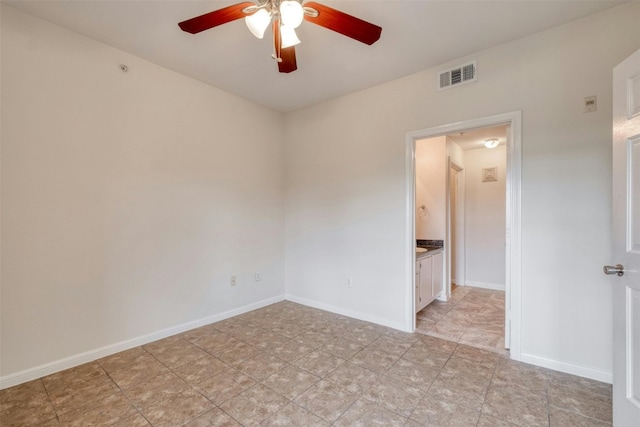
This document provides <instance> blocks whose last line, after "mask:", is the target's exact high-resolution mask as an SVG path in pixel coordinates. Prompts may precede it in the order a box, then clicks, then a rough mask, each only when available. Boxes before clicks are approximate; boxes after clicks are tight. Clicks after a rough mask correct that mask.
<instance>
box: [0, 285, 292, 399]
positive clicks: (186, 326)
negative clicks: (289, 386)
mask: <svg viewBox="0 0 640 427" xmlns="http://www.w3.org/2000/svg"><path fill="white" fill-rule="evenodd" d="M284 299H285V296H284V295H278V296H275V297H272V298H267V299H265V300H262V301H258V302H255V303H253V304H249V305H245V306H242V307H238V308H234V309H232V310H228V311H225V312H222V313H218V314H214V315H211V316H207V317H205V318H203V319H198V320H194V321H191V322H187V323H183V324H181V325H178V326H172V327H171V328H167V329H163V330H161V331H157V332H153V333H151V334H147V335H143V336H140V337H137V338H132V339H129V340H126V341H121V342H118V343H115V344H110V345H107V346H105V347H102V348H98V349H95V350H89V351H86V352H84V353H81V354H76V355H73V356H69V357H65V358H64V359H60V360H56V361H54V362H50V363H46V364H44V365H40V366H36V367H34V368H30V369H25V370H24V371H20V372H16V373H14V374H9V375H6V376H3V377H0V390H2V389H5V388H8V387H13V386H15V385H18V384H22V383H25V382H27V381H31V380H35V379H37V378H42V377H44V376H47V375H51V374H54V373H56V372H60V371H63V370H65V369H69V368H73V367H75V366H78V365H82V364H84V363H88V362H92V361H94V360H97V359H100V358H102V357H106V356H110V355H112V354H115V353H119V352H121V351H124V350H129V349H131V348H134V347H138V346H141V345H144V344H148V343H150V342H152V341H157V340H159V339H162V338H166V337H169V336H171V335H175V334H179V333H181V332H185V331H189V330H191V329H195V328H199V327H201V326H205V325H208V324H210V323H214V322H218V321H220V320H224V319H228V318H229V317H233V316H237V315H239V314H243V313H247V312H249V311H252V310H257V309H259V308H262V307H265V306H267V305H271V304H274V303H276V302H280V301H284Z"/></svg>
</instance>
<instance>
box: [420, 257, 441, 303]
mask: <svg viewBox="0 0 640 427" xmlns="http://www.w3.org/2000/svg"><path fill="white" fill-rule="evenodd" d="M443 271H444V265H443V254H442V249H440V250H437V251H434V252H433V253H432V252H427V253H426V254H424V255H422V256H420V257H419V258H417V259H416V297H415V301H416V313H417V312H418V311H420V310H422V309H423V308H425V307H426V306H427V305H429V303H431V302H432V301H433V300H435V299H436V298H438V297H439V296H440V295H442V292H443V291H444V280H443V277H442V273H443Z"/></svg>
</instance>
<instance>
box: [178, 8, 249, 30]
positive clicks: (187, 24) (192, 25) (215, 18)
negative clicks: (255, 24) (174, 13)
mask: <svg viewBox="0 0 640 427" xmlns="http://www.w3.org/2000/svg"><path fill="white" fill-rule="evenodd" d="M249 6H255V3H252V2H249V1H247V2H244V3H238V4H234V5H233V6H227V7H224V8H222V9H218V10H214V11H213V12H209V13H205V14H204V15H200V16H196V17H195V18H191V19H187V20H186V21H182V22H181V23H179V24H178V25H179V26H180V28H182V30H183V31H186V32H187V33H191V34H197V33H199V32H201V31H204V30H208V29H209V28H213V27H217V26H218V25H222V24H226V23H227V22H231V21H235V20H236V19H240V18H244V17H245V16H247V14H245V13H244V12H242V10H243V9H244V8H246V7H249Z"/></svg>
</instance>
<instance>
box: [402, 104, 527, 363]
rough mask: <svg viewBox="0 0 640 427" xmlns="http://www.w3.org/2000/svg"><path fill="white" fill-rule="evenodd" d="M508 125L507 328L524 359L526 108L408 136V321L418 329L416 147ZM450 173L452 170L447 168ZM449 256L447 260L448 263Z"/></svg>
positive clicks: (514, 350) (517, 355)
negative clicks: (423, 142) (421, 142)
mask: <svg viewBox="0 0 640 427" xmlns="http://www.w3.org/2000/svg"><path fill="white" fill-rule="evenodd" d="M500 125H507V126H508V127H509V128H508V129H509V130H508V135H507V191H506V206H507V212H506V251H505V253H506V260H505V261H506V262H505V265H506V271H505V280H506V281H505V330H506V331H509V336H508V337H506V336H505V341H507V342H508V343H509V348H510V355H511V358H512V359H514V360H520V359H521V349H520V343H521V313H522V303H521V295H522V280H521V277H522V252H521V244H520V242H521V236H522V231H521V229H522V227H521V208H520V207H521V170H522V111H513V112H508V113H503V114H497V115H493V116H487V117H481V118H476V119H470V120H465V121H460V122H456V123H451V124H445V125H441V126H436V127H431V128H426V129H420V130H416V131H411V132H408V133H407V134H406V138H405V154H406V155H405V201H406V207H405V212H406V222H405V250H407V251H408V254H407V256H405V262H406V264H405V278H406V283H405V286H404V289H405V310H406V311H405V325H406V330H407V331H411V332H413V331H415V328H416V316H415V310H414V307H415V302H414V301H415V288H414V280H415V246H416V230H415V168H416V162H415V154H416V153H415V151H416V149H415V147H416V141H417V140H420V139H426V138H433V137H437V136H444V135H447V134H451V133H459V132H466V131H469V130H473V129H478V128H483V127H490V126H500ZM447 173H448V171H447ZM448 263H449V260H448V259H447V260H446V261H445V265H448Z"/></svg>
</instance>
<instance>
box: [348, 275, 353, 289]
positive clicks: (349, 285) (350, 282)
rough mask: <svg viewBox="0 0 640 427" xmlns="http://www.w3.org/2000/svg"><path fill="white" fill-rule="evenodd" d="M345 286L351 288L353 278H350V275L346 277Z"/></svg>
mask: <svg viewBox="0 0 640 427" xmlns="http://www.w3.org/2000/svg"><path fill="white" fill-rule="evenodd" d="M347 288H353V280H351V277H349V278H348V279H347Z"/></svg>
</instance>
